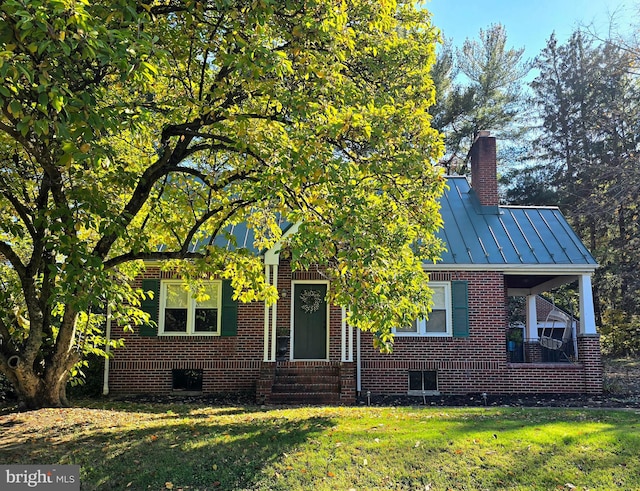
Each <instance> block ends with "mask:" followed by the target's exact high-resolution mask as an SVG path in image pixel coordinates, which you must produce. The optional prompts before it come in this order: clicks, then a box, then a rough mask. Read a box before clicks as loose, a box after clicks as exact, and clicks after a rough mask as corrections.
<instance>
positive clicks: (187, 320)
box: [158, 280, 222, 336]
mask: <svg viewBox="0 0 640 491" xmlns="http://www.w3.org/2000/svg"><path fill="white" fill-rule="evenodd" d="M204 291H205V293H206V295H207V296H208V297H209V298H207V299H200V300H196V299H195V298H194V297H193V296H192V295H191V294H190V293H189V292H188V291H187V290H185V288H184V283H183V282H181V281H174V280H168V281H162V282H161V283H160V319H159V322H158V328H159V329H158V334H159V335H165V336H166V335H171V336H219V335H220V323H221V318H222V316H221V304H222V282H221V281H207V282H205V283H204Z"/></svg>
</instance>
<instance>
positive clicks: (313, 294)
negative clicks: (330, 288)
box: [300, 290, 322, 314]
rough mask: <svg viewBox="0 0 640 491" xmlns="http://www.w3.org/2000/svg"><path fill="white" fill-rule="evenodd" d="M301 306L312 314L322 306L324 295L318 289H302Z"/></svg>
mask: <svg viewBox="0 0 640 491" xmlns="http://www.w3.org/2000/svg"><path fill="white" fill-rule="evenodd" d="M300 302H301V305H300V308H301V309H302V310H304V311H305V312H306V313H307V314H312V313H314V312H316V311H317V310H318V309H319V308H320V303H321V302H322V295H321V294H320V292H319V291H318V290H302V292H301V293H300Z"/></svg>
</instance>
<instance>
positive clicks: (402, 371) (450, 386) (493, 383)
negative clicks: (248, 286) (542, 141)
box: [105, 132, 602, 404]
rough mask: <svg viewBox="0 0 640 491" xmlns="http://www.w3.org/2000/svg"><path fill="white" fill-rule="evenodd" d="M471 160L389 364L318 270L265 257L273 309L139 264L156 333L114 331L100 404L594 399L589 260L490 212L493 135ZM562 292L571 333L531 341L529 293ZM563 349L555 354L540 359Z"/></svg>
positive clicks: (519, 210)
mask: <svg viewBox="0 0 640 491" xmlns="http://www.w3.org/2000/svg"><path fill="white" fill-rule="evenodd" d="M471 161H472V163H471V167H472V186H470V185H469V182H468V180H467V179H466V178H465V177H459V176H452V177H449V178H448V188H447V190H446V192H445V194H444V196H443V197H442V198H441V205H442V210H441V212H442V216H443V219H444V224H445V225H444V228H443V229H442V230H441V232H440V237H441V238H442V239H443V241H444V242H445V244H446V248H447V252H446V253H444V254H443V257H442V260H441V261H439V262H438V263H436V264H429V265H425V268H426V270H427V271H428V272H429V273H430V287H431V288H432V289H433V291H434V310H433V312H432V313H431V315H430V317H429V320H428V321H425V320H422V319H421V320H417V321H416V322H414V323H413V325H411V326H405V327H402V328H398V329H397V332H396V339H395V344H394V352H393V354H390V355H387V354H381V353H379V352H378V351H377V350H376V349H375V348H374V347H373V344H372V339H371V334H369V333H362V332H360V331H359V330H357V329H354V328H352V327H350V326H348V325H347V324H346V322H345V312H344V311H343V309H341V308H340V307H336V306H333V305H328V304H327V302H326V301H325V299H324V296H325V293H326V291H327V289H328V288H330V287H331V285H330V284H329V282H328V281H326V280H325V279H324V278H323V277H322V275H321V274H319V273H318V272H312V271H308V272H301V271H297V272H292V271H291V269H290V267H289V262H288V260H287V258H286V257H285V254H282V255H281V254H280V252H279V248H278V247H276V248H274V249H273V250H270V251H267V252H266V253H265V254H264V264H265V275H266V279H267V281H268V282H269V283H270V284H273V285H274V286H276V287H277V288H278V291H279V294H280V299H279V300H278V302H277V303H276V304H275V305H273V306H265V305H264V304H263V303H257V302H256V303H250V304H237V303H235V302H234V301H233V300H232V298H231V289H230V286H229V284H228V283H227V282H224V281H212V282H211V283H210V285H209V286H208V288H209V289H210V290H209V294H210V300H209V301H207V302H203V303H198V302H196V301H195V300H194V299H191V298H188V296H187V294H186V293H184V292H183V291H182V289H181V288H180V287H179V282H177V281H176V280H174V279H172V277H171V275H170V274H168V273H166V272H161V271H160V268H159V267H158V265H153V264H150V265H149V266H148V267H147V269H146V272H145V274H144V277H143V278H140V279H139V286H141V287H143V288H144V289H145V290H153V291H154V292H155V293H156V295H155V297H154V299H153V300H151V301H149V302H147V304H146V305H144V306H143V308H145V309H146V310H147V311H149V312H150V313H151V314H152V317H153V318H154V320H156V322H157V325H155V326H154V327H151V326H146V327H144V328H143V329H141V330H140V331H139V332H136V333H125V332H122V330H119V329H118V328H117V326H114V327H113V328H112V332H111V335H112V336H113V337H123V338H124V339H125V348H122V349H119V350H117V351H116V352H115V356H114V357H113V358H112V359H111V360H109V362H108V364H107V365H106V367H105V393H113V394H124V393H128V394H130V393H156V394H171V393H176V392H178V393H189V392H196V393H203V394H210V393H247V394H251V395H253V394H255V396H256V399H257V400H258V401H259V402H266V403H341V404H352V403H354V402H355V400H356V397H357V395H358V394H359V393H367V392H370V393H371V394H374V395H377V394H387V395H399V394H404V395H407V394H409V395H435V394H468V393H482V392H487V393H492V394H505V393H600V392H601V391H602V364H601V358H600V344H599V336H598V334H597V333H596V327H595V318H594V311H593V296H592V291H591V275H592V274H593V272H594V270H595V268H596V267H597V264H596V262H595V260H594V259H593V257H592V256H591V254H590V253H589V252H588V251H587V249H586V248H585V247H584V245H583V244H582V243H581V241H580V239H579V238H578V237H577V235H576V234H575V233H574V232H573V231H572V230H571V228H570V226H569V225H568V223H567V222H566V220H565V218H564V217H563V216H562V214H561V213H560V211H559V210H558V209H557V208H555V207H519V206H500V205H499V203H498V192H497V179H496V143H495V138H494V137H491V136H489V135H488V133H486V132H483V133H481V135H480V136H479V137H478V139H477V140H476V142H475V144H474V146H473V148H472V159H471ZM235 233H236V235H238V236H240V235H242V234H245V235H246V234H247V233H248V232H247V231H246V230H240V229H239V230H236V231H235ZM286 233H295V227H291V228H290V229H289V230H288V231H287V232H286ZM240 242H242V241H240ZM574 282H575V283H577V284H578V289H579V296H580V302H579V304H580V309H579V310H580V311H579V313H578V315H576V318H577V319H578V320H577V323H576V324H577V327H575V328H574V329H573V330H574V331H575V334H574V335H573V336H572V338H571V339H568V340H563V339H559V340H556V341H554V342H553V343H552V344H549V343H543V339H542V337H541V331H540V330H539V329H538V324H539V321H541V320H540V319H538V318H537V317H538V316H539V313H538V312H539V309H538V308H537V307H536V297H537V295H538V294H540V293H543V292H548V291H551V290H553V289H555V288H557V287H559V286H561V285H564V284H569V283H574ZM510 297H524V298H525V299H526V300H525V305H526V322H525V323H524V328H523V329H522V331H523V332H522V334H521V339H520V340H519V344H518V350H520V353H521V356H519V357H514V356H513V353H511V352H510V351H512V349H511V344H510V343H508V339H507V336H508V335H509V333H510V328H509V322H508V308H507V305H508V303H509V302H508V300H509V298H510ZM543 320H544V319H543ZM556 331H557V330H556ZM559 332H563V331H562V330H560V331H559ZM567 332H568V331H567ZM568 343H571V345H572V349H571V351H570V352H567V351H564V353H565V356H564V357H559V356H551V357H550V356H548V355H549V353H551V354H554V352H556V351H560V348H564V347H565V345H567V344H568ZM566 353H570V356H566ZM545 355H547V356H545ZM550 360H551V361H550Z"/></svg>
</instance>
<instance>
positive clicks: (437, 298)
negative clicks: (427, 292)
mask: <svg viewBox="0 0 640 491" xmlns="http://www.w3.org/2000/svg"><path fill="white" fill-rule="evenodd" d="M431 289H432V290H433V296H432V297H431V299H432V300H433V310H436V309H446V308H447V306H446V297H445V290H444V286H432V287H431Z"/></svg>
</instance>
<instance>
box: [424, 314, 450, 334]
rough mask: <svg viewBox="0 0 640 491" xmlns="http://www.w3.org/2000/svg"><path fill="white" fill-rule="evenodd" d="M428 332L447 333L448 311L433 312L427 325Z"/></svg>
mask: <svg viewBox="0 0 640 491" xmlns="http://www.w3.org/2000/svg"><path fill="white" fill-rule="evenodd" d="M426 329H427V332H447V311H446V310H433V311H432V312H431V313H430V314H429V320H427V324H426Z"/></svg>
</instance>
